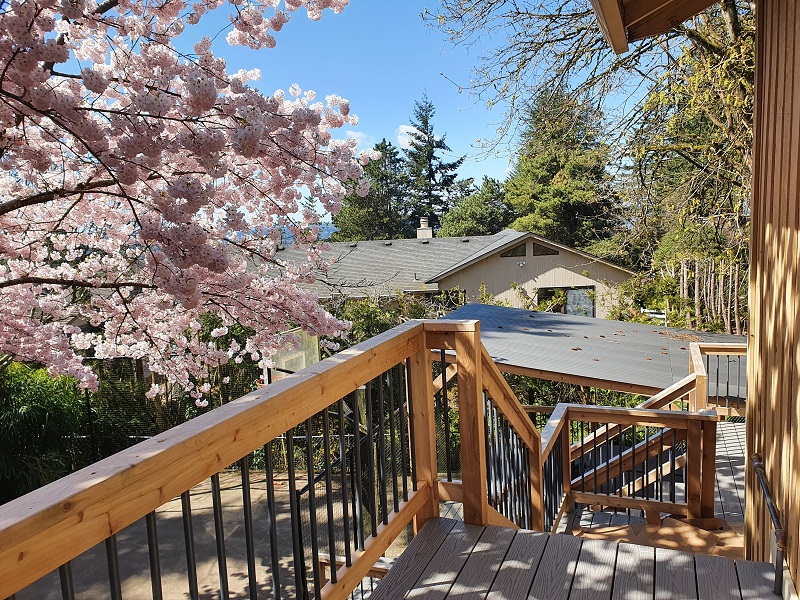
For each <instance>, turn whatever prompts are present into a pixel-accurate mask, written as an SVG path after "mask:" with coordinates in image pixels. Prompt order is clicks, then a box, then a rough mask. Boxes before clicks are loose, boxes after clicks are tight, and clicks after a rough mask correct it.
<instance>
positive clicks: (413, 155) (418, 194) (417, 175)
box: [405, 94, 471, 228]
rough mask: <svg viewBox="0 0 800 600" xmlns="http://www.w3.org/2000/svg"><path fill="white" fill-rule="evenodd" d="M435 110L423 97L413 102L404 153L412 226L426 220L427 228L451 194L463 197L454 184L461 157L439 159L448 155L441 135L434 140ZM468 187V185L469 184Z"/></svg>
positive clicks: (434, 224) (434, 223)
mask: <svg viewBox="0 0 800 600" xmlns="http://www.w3.org/2000/svg"><path fill="white" fill-rule="evenodd" d="M435 114H436V109H435V108H434V106H433V103H432V102H431V101H430V100H428V97H427V95H424V94H423V96H422V100H418V101H417V102H415V103H414V116H413V117H412V118H411V126H412V127H413V129H412V130H411V131H409V132H408V137H409V141H410V147H409V148H407V149H406V150H405V154H406V165H407V169H408V175H409V177H410V179H411V197H412V201H413V216H414V221H415V223H416V222H418V219H419V217H428V218H429V220H430V221H429V222H430V225H431V227H434V228H438V226H439V218H440V216H441V215H442V214H444V213H446V212H447V211H448V209H449V208H450V206H451V204H452V203H453V195H454V194H455V195H457V196H461V195H463V192H464V188H465V186H464V185H463V184H460V183H459V182H458V181H457V179H456V178H457V176H458V174H457V171H458V168H459V167H460V166H461V163H463V162H464V157H461V158H459V159H456V160H454V161H452V162H446V161H445V160H444V159H443V158H442V153H443V152H450V147H449V146H448V145H447V143H446V142H445V138H444V136H442V137H436V135H435V134H434V131H433V117H434V115H435ZM470 184H471V182H470Z"/></svg>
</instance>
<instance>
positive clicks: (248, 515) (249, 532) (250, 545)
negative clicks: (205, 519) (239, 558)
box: [241, 456, 258, 600]
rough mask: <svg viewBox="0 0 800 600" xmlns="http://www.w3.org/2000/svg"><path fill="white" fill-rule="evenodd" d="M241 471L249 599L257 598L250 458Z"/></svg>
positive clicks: (245, 459)
mask: <svg viewBox="0 0 800 600" xmlns="http://www.w3.org/2000/svg"><path fill="white" fill-rule="evenodd" d="M241 471H242V514H243V516H244V539H245V545H246V549H247V550H246V551H247V580H248V583H249V584H250V589H249V593H250V598H252V599H253V600H255V599H256V598H258V580H257V579H256V547H255V541H254V538H253V504H252V502H251V499H250V457H249V456H245V457H244V458H242V460H241Z"/></svg>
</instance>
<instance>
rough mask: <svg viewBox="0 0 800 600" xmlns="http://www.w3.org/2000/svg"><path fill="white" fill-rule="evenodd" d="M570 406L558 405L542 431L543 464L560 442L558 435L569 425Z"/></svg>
mask: <svg viewBox="0 0 800 600" xmlns="http://www.w3.org/2000/svg"><path fill="white" fill-rule="evenodd" d="M569 407H570V405H569V404H557V405H556V408H555V410H554V411H553V413H552V414H551V415H550V418H549V419H547V423H545V426H544V429H542V463H544V461H546V460H547V458H548V457H549V456H550V453H551V452H552V451H553V448H554V447H555V445H556V442H557V441H558V435H559V434H560V433H561V430H562V429H563V428H564V426H565V425H566V424H567V423H569Z"/></svg>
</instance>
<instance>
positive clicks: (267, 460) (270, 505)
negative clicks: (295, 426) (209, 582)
mask: <svg viewBox="0 0 800 600" xmlns="http://www.w3.org/2000/svg"><path fill="white" fill-rule="evenodd" d="M272 460H273V459H272V441H269V442H267V443H266V444H264V471H265V474H266V477H267V518H268V519H269V553H270V560H271V563H270V564H271V567H272V596H273V598H275V600H280V597H281V578H280V568H281V566H280V557H279V556H278V529H277V523H276V513H275V480H274V479H273V465H272Z"/></svg>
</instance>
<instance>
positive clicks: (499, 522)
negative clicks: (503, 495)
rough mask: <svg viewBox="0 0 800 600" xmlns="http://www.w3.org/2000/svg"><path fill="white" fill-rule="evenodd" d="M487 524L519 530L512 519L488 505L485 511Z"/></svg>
mask: <svg viewBox="0 0 800 600" xmlns="http://www.w3.org/2000/svg"><path fill="white" fill-rule="evenodd" d="M487 521H488V522H487V523H486V524H487V525H494V526H495V527H506V528H508V529H516V530H519V529H520V527H519V525H517V524H516V523H514V521H512V520H511V519H509V518H508V517H506V516H505V515H504V514H502V513H500V512H498V511H497V509H495V508H494V507H492V506H490V507H488V511H487Z"/></svg>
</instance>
